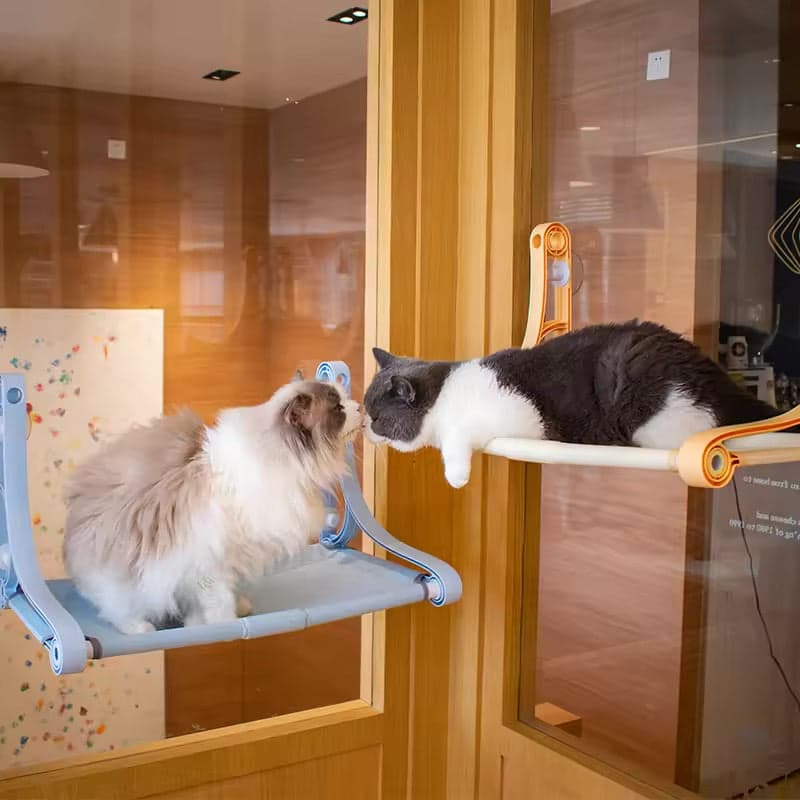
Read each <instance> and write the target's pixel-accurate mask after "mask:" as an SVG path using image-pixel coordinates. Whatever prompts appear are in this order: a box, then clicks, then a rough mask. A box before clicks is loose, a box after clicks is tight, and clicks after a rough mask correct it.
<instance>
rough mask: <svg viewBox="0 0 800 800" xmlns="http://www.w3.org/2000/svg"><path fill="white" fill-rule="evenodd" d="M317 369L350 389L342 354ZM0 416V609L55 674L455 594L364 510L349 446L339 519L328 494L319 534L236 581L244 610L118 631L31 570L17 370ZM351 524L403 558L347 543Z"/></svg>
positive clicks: (453, 581)
mask: <svg viewBox="0 0 800 800" xmlns="http://www.w3.org/2000/svg"><path fill="white" fill-rule="evenodd" d="M317 378H319V379H320V380H329V381H339V382H341V383H342V384H343V385H344V386H345V388H346V389H347V390H348V391H349V388H350V373H349V370H348V368H347V365H346V364H344V363H342V362H337V361H334V362H327V361H326V362H323V363H322V364H320V365H319V367H318V369H317ZM0 415H1V417H0V425H1V426H2V427H1V428H0V430H1V431H2V435H1V436H0V493H2V503H0V515H1V518H0V609H2V608H10V609H12V610H13V611H14V612H16V614H17V616H18V617H19V618H20V619H21V620H22V622H23V623H24V624H25V626H26V627H27V628H28V630H29V631H30V632H31V635H32V636H34V637H35V638H36V639H37V640H38V641H39V642H40V643H41V644H42V645H43V646H44V647H45V648H46V649H47V651H48V653H49V657H50V666H51V667H52V669H53V672H54V673H56V674H57V675H61V674H68V673H74V672H81V671H82V670H83V669H85V667H86V663H87V660H88V659H97V658H108V657H110V656H119V655H126V654H130V653H143V652H147V651H151V650H166V649H170V648H174V647H187V646H191V645H198V644H210V643H213V642H223V641H232V640H235V639H251V638H256V637H260V636H270V635H272V634H276V633H286V632H289V631H297V630H301V629H303V628H308V627H310V626H312V625H320V624H322V623H325V622H333V621H334V620H339V619H346V618H348V617H355V616H360V615H361V614H368V613H371V612H373V611H380V610H383V609H387V608H394V607H397V606H403V605H408V604H411V603H418V602H422V601H426V600H427V601H429V602H430V603H432V604H433V605H435V606H443V605H446V604H448V603H453V602H455V601H457V600H458V599H459V598H460V597H461V579H460V577H459V575H458V573H457V572H456V571H455V570H454V569H453V568H452V567H451V566H450V565H449V564H446V563H445V562H444V561H441V560H440V559H438V558H435V557H434V556H431V555H429V554H427V553H424V552H422V551H421V550H416V549H415V548H413V547H409V546H408V545H406V544H404V543H403V542H401V541H400V540H399V539H396V538H395V537H394V536H392V535H391V534H390V533H388V532H387V531H386V530H384V529H383V528H382V527H381V526H380V525H379V524H378V522H377V521H376V520H375V518H374V517H373V516H372V514H371V513H370V511H369V508H367V504H366V502H365V501H364V497H363V495H362V493H361V487H360V486H359V484H358V480H357V479H356V477H355V470H354V461H353V451H352V447H351V446H350V445H348V462H349V466H350V470H349V474H348V475H347V476H346V477H345V478H344V479H343V480H342V482H341V490H342V494H343V497H344V502H345V514H344V520H343V523H342V525H341V527H340V526H339V524H338V522H339V520H338V512H337V504H336V498H335V497H334V496H331V495H326V496H325V504H326V507H327V509H328V514H327V520H326V527H325V529H324V530H323V531H322V532H321V533H320V539H319V543H318V544H315V545H312V546H310V547H308V548H306V549H305V550H304V551H303V552H302V553H301V554H300V555H299V556H298V557H297V558H294V559H291V560H289V561H287V562H285V563H283V564H280V565H277V566H276V568H275V569H274V570H273V571H271V572H270V573H269V574H268V575H265V576H264V577H263V578H262V579H260V580H259V581H257V582H255V583H253V584H251V585H250V586H247V587H243V588H245V591H246V593H247V596H248V598H249V599H250V601H251V602H252V604H253V610H252V612H251V613H250V615H249V616H247V617H241V618H239V619H237V620H232V621H230V622H222V623H217V624H212V625H194V626H191V627H169V628H163V629H161V630H156V631H152V632H150V633H141V634H124V633H121V632H120V631H118V630H117V629H116V628H114V627H113V626H112V625H110V624H109V623H107V622H105V621H104V620H102V619H100V618H99V617H98V615H97V610H96V609H95V608H94V606H93V605H92V604H91V603H90V602H88V601H87V600H85V599H84V598H83V597H82V596H81V595H80V594H78V592H77V590H76V589H75V587H74V585H73V583H72V581H70V580H68V579H60V580H49V581H48V580H45V579H44V577H43V576H42V573H41V570H40V569H39V563H38V560H37V557H36V547H35V543H34V538H33V530H32V527H31V517H30V510H29V507H28V476H27V457H26V447H27V442H26V425H27V423H26V412H25V386H24V379H23V376H22V375H21V374H16V373H14V374H2V375H0ZM359 530H361V531H362V532H363V533H364V534H365V535H366V536H367V537H369V538H370V539H371V540H372V541H373V542H374V543H375V544H377V545H379V546H380V547H381V548H383V549H384V550H385V551H386V552H388V553H390V554H391V555H393V556H395V557H396V558H397V559H399V560H401V561H403V562H405V563H404V564H400V563H397V562H395V561H388V560H386V559H384V558H380V557H378V556H372V555H369V554H367V553H364V552H361V551H360V550H355V549H352V548H350V547H349V546H348V545H349V543H350V542H351V541H352V539H353V537H354V536H355V534H356V533H357V531H359Z"/></svg>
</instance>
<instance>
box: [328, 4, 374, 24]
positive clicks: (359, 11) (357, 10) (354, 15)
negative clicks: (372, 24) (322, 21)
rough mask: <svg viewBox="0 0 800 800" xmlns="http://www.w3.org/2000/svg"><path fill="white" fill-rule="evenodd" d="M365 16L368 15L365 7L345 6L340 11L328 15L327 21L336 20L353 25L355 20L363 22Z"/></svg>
mask: <svg viewBox="0 0 800 800" xmlns="http://www.w3.org/2000/svg"><path fill="white" fill-rule="evenodd" d="M367 16H369V12H368V11H367V9H366V8H361V7H359V6H353V7H352V8H346V9H345V10H344V11H340V12H339V13H338V14H334V15H333V16H332V17H328V22H338V23H340V24H341V25H355V24H356V23H357V22H363V21H364V20H365V19H366V18H367Z"/></svg>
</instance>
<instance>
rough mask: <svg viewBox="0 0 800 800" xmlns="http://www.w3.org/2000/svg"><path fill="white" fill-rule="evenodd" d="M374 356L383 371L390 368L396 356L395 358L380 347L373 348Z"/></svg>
mask: <svg viewBox="0 0 800 800" xmlns="http://www.w3.org/2000/svg"><path fill="white" fill-rule="evenodd" d="M372 355H374V356H375V360H376V361H377V362H378V366H379V367H380V368H381V369H383V368H384V367H388V366H389V364H391V363H392V362H393V361H395V356H393V355H392V354H391V353H390V352H388V351H387V350H381V348H380V347H373V348H372Z"/></svg>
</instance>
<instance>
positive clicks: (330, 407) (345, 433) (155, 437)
mask: <svg viewBox="0 0 800 800" xmlns="http://www.w3.org/2000/svg"><path fill="white" fill-rule="evenodd" d="M363 422H364V412H363V409H362V407H361V406H360V405H359V404H358V403H356V402H354V401H352V400H349V399H347V397H346V395H345V394H344V391H343V390H342V388H341V387H340V386H338V385H337V384H333V383H320V382H317V381H303V380H296V381H295V382H293V383H290V384H288V385H286V386H284V387H282V388H281V389H279V390H278V391H277V392H276V393H275V394H274V395H273V396H272V398H271V399H270V400H268V401H267V402H266V403H264V404H263V405H260V406H255V407H252V408H232V409H228V410H226V411H223V412H222V413H221V414H220V416H219V419H218V421H217V424H216V425H215V426H213V427H207V426H206V425H204V424H203V422H202V421H201V420H200V418H199V417H197V416H195V415H194V414H193V413H191V412H189V411H184V412H182V413H180V414H178V415H176V416H168V417H162V418H161V419H158V420H156V421H155V422H153V423H151V424H150V425H148V426H146V427H137V428H134V429H132V430H131V431H129V432H128V433H127V434H125V435H124V436H122V437H121V438H120V439H118V440H117V441H115V442H113V443H112V444H110V445H108V446H106V447H104V448H103V449H102V450H101V451H100V452H99V453H97V455H95V456H94V457H93V458H91V459H90V460H89V461H87V462H86V463H84V464H83V465H81V466H80V467H79V468H78V469H77V470H76V471H75V473H74V475H73V476H72V477H71V479H70V481H69V482H68V484H67V487H66V492H65V501H66V503H67V522H66V526H65V530H64V558H65V563H66V565H67V569H68V571H69V573H70V575H71V577H72V578H73V580H74V582H75V585H76V586H77V588H78V590H79V591H80V592H81V593H82V594H83V595H84V596H85V597H86V598H88V599H89V600H91V601H92V602H93V603H94V604H95V605H96V606H97V608H98V610H99V611H100V614H101V616H102V617H103V618H105V619H106V620H108V621H109V622H111V623H112V624H113V625H115V626H116V627H117V628H118V629H119V630H121V631H123V632H125V633H143V632H145V631H150V630H153V629H154V627H155V626H156V625H159V624H160V623H162V622H164V621H165V620H167V619H169V618H179V619H183V621H184V623H185V624H186V625H194V624H202V623H213V622H221V621H224V620H230V619H233V618H235V616H236V614H237V610H238V613H240V614H245V613H247V611H248V607H249V604H248V603H247V601H246V599H244V598H240V599H239V601H238V602H237V597H236V594H235V586H236V584H237V583H238V582H239V581H240V580H241V579H247V578H252V577H254V576H256V575H259V574H262V573H263V572H264V570H265V569H266V568H267V567H268V566H269V565H270V564H271V563H272V562H273V561H274V560H275V559H276V558H279V557H282V556H291V555H293V554H295V553H297V552H298V551H299V550H300V549H301V548H302V547H303V546H304V545H305V544H307V543H308V542H309V540H311V539H312V538H313V537H315V536H316V535H318V534H319V532H320V530H321V528H322V526H323V519H324V509H323V505H322V499H321V495H320V489H322V488H325V489H332V488H333V487H334V486H335V485H336V482H337V481H338V479H339V477H340V476H341V475H342V474H343V473H344V470H345V469H346V466H345V459H344V452H345V444H346V442H347V440H348V439H349V438H352V436H353V435H355V433H356V432H357V431H358V430H360V429H361V427H362V426H363Z"/></svg>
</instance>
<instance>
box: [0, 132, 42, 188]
mask: <svg viewBox="0 0 800 800" xmlns="http://www.w3.org/2000/svg"><path fill="white" fill-rule="evenodd" d="M49 174H50V170H49V169H48V168H47V164H46V162H45V160H44V156H43V155H42V153H41V151H40V150H37V149H36V147H35V146H34V143H33V137H32V136H31V133H30V131H28V130H25V129H24V128H21V127H20V126H19V125H17V124H15V123H14V122H7V121H6V120H3V121H0V178H41V177H43V176H44V175H49Z"/></svg>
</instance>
